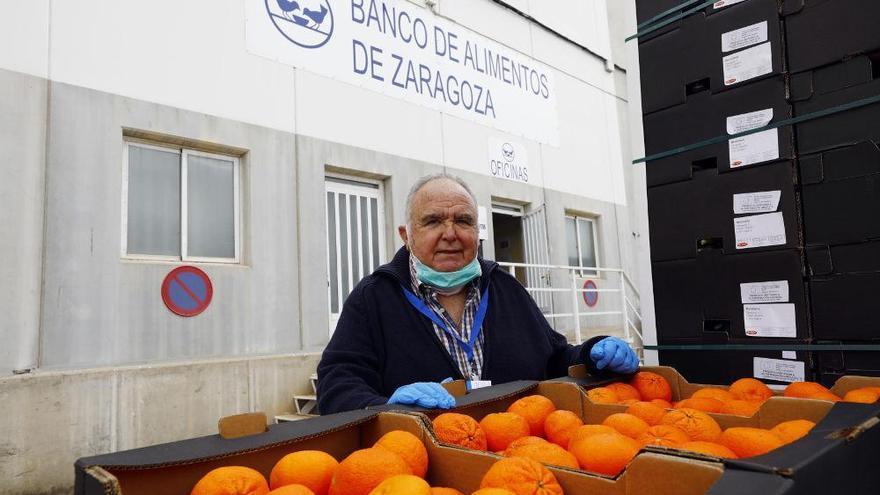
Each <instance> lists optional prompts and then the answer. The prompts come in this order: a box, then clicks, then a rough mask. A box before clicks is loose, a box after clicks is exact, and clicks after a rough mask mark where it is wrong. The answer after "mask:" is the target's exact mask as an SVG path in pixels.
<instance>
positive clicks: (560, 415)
mask: <svg viewBox="0 0 880 495" xmlns="http://www.w3.org/2000/svg"><path fill="white" fill-rule="evenodd" d="M807 385H808V386H809V389H810V391H811V394H812V395H811V396H810V398H821V399H826V400H832V399H830V398H828V397H827V394H830V392H829V391H827V389H824V387H822V386H821V385H819V384H815V383H811V384H806V385H804V384H793V385H792V386H790V387H789V388H788V389H787V390H786V395H789V396H806V395H796V394H798V393H800V394H806V391H805V390H806V386H807ZM822 389H824V390H825V392H823V391H822ZM860 390H863V391H862V392H860V393H862V394H864V396H865V397H866V398H867V399H870V398H873V397H875V396H877V393H876V391H874V390H868V389H860ZM855 392H856V391H853V392H850V394H847V397H849V398H850V399H853V398H854V397H851V395H856V394H855ZM871 394H873V395H871ZM587 395H588V396H589V397H590V399H591V400H592V401H593V402H594V403H606V404H621V403H622V404H626V405H627V406H628V407H627V409H626V412H622V413H617V414H611V415H610V416H608V417H607V418H606V419H605V420H604V421H603V422H602V424H589V425H585V424H584V423H583V422H582V421H581V419H580V417H578V416H577V415H576V414H574V413H573V412H571V411H565V410H557V409H556V407H555V406H554V404H553V402H551V401H550V400H549V399H547V398H546V397H543V396H539V395H533V396H529V397H524V398H522V399H519V400H517V401H516V402H514V403H513V404H512V405H511V406H510V407H509V408H508V410H507V411H506V412H501V413H493V414H489V415H487V416H486V417H484V418H483V420H482V421H480V422H477V421H476V420H474V419H473V418H471V417H469V416H466V415H462V414H457V413H445V414H441V415H439V416H437V418H436V419H435V420H434V422H433V426H434V433H435V434H436V436H437V438H438V439H439V440H440V441H441V442H445V443H450V444H455V445H460V446H463V447H467V448H471V449H478V450H488V451H491V452H495V453H497V454H500V455H503V456H505V457H509V458H517V457H521V458H526V459H531V460H533V461H537V462H539V463H542V464H545V465H552V466H561V467H567V468H573V469H583V470H586V471H591V472H596V473H601V474H605V475H608V476H616V475H617V474H619V473H620V472H621V471H622V470H623V469H624V468H625V467H626V465H627V464H628V463H629V462H630V461H631V460H632V459H633V458H634V457H635V456H636V455H637V454H638V452H639V450H640V449H641V448H642V447H645V446H649V445H653V446H660V447H667V448H672V449H680V450H687V451H692V452H697V453H701V454H706V455H711V456H714V457H721V458H730V459H737V458H739V459H741V458H746V457H753V456H756V455H761V454H765V453H767V452H769V451H771V450H774V449H776V448H779V447H781V446H783V445H786V444H788V443H791V442H794V441H795V440H797V439H799V438H801V437H803V436H804V435H806V434H807V433H808V432H809V431H810V430H811V429H812V428H813V427H814V426H815V423H813V422H812V421H809V420H805V419H799V420H794V421H786V422H783V423H780V424H778V425H776V426H775V427H774V428H772V429H763V428H747V427H734V428H728V429H726V430H722V428H721V426H720V425H719V424H718V423H717V422H716V421H715V420H714V419H713V418H712V417H711V416H710V415H709V414H707V413H710V412H711V413H727V414H740V415H746V416H751V415H752V414H754V413H755V412H756V411H757V410H758V409H759V408H760V407H761V404H763V403H764V402H765V401H766V400H767V399H769V398H770V397H772V396H773V391H771V390H770V389H769V388H768V387H767V386H766V385H764V384H763V383H761V382H760V381H758V380H755V379H754V378H744V379H741V380H737V381H736V382H734V383H733V384H732V385H731V386H730V387H729V388H728V389H727V390H724V389H720V388H706V389H702V390H700V391H698V392H696V393H695V394H693V396H692V397H690V398H687V399H684V400H681V401H679V402H675V403H673V402H672V390H671V387H670V385H669V382H667V380H666V379H665V378H663V377H662V376H661V375H659V374H656V373H652V372H647V371H643V372H639V373H636V375H635V376H634V377H633V379H632V380H631V381H630V382H629V383H614V384H612V385H609V386H607V387H600V388H595V389H592V390H590V391H588V392H587ZM817 395H818V396H817ZM832 395H833V394H832ZM855 398H858V397H855ZM838 400H840V399H838Z"/></svg>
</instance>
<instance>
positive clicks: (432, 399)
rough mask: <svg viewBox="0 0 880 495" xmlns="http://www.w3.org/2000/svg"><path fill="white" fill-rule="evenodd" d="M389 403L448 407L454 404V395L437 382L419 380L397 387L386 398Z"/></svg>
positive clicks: (432, 407)
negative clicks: (389, 396) (388, 397)
mask: <svg viewBox="0 0 880 495" xmlns="http://www.w3.org/2000/svg"><path fill="white" fill-rule="evenodd" d="M388 403H389V404H405V405H408V406H418V407H424V408H425V409H449V408H451V407H453V406H455V397H453V396H452V395H451V394H450V393H449V392H447V391H446V389H445V388H443V387H442V386H441V385H440V384H439V383H435V382H419V383H411V384H409V385H404V386H402V387H399V388H398V389H397V390H395V391H394V393H393V394H391V398H390V399H388Z"/></svg>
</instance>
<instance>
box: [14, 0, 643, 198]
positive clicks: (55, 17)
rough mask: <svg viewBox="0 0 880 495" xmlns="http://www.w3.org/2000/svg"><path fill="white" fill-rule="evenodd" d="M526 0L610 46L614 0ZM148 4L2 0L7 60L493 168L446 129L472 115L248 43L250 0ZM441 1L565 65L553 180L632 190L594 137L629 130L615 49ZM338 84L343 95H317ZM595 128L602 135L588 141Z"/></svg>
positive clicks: (538, 14) (460, 16)
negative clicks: (302, 66) (448, 153)
mask: <svg viewBox="0 0 880 495" xmlns="http://www.w3.org/2000/svg"><path fill="white" fill-rule="evenodd" d="M249 1H259V0H249ZM522 3H525V5H522ZM551 3H552V4H553V5H552V6H551V5H550V4H551ZM520 4H521V5H519V7H520V8H522V7H525V8H524V9H523V10H524V11H525V12H527V13H528V14H530V15H533V16H534V17H535V18H536V19H538V20H540V21H541V22H546V23H547V24H548V25H551V26H553V27H554V29H557V30H559V31H560V32H563V33H564V34H565V35H566V36H568V37H570V38H572V39H573V40H575V41H577V42H578V43H582V44H583V45H584V46H585V47H587V48H588V49H589V50H591V51H593V52H595V53H599V54H602V56H603V57H610V53H611V52H610V41H609V34H608V32H607V31H608V22H607V12H606V9H605V3H604V1H602V0H587V1H585V0H566V1H558V2H537V1H534V0H532V1H529V2H520ZM148 5H149V8H145V7H144V6H145V4H143V3H142V2H134V1H132V0H126V1H111V0H81V1H77V2H69V1H63V0H62V1H59V0H47V1H44V2H14V1H12V0H4V2H3V4H2V9H3V15H2V16H0V27H3V28H6V29H0V33H3V34H0V36H3V37H6V38H7V40H8V41H9V42H10V43H11V45H7V46H14V47H15V49H13V50H4V51H3V53H0V68H5V69H9V70H13V71H18V72H24V73H28V74H33V75H37V76H42V77H45V76H47V75H48V76H49V77H50V78H51V79H52V80H55V81H59V82H64V83H68V84H71V85H75V86H82V87H86V88H90V89H97V90H99V91H103V92H107V93H111V94H117V95H121V96H128V97H133V98H137V99H142V100H145V101H149V102H155V103H160V104H163V105H168V106H172V107H177V108H181V109H185V110H192V111H197V112H203V113H207V114H210V115H215V116H219V117H224V118H228V119H231V120H237V121H241V122H245V123H251V124H256V125H260V126H265V127H270V128H273V129H278V130H282V131H287V132H297V133H301V134H304V135H308V136H312V137H317V138H320V139H325V140H328V141H335V142H342V143H347V144H354V145H358V146H363V147H365V148H368V149H371V150H374V151H379V152H383V153H389V154H394V155H398V156H403V157H408V158H414V159H417V160H424V161H429V162H433V163H439V164H442V165H447V163H446V162H445V157H444V155H443V151H442V150H443V149H444V148H448V147H451V146H456V147H457V148H458V151H459V152H460V153H461V154H467V155H469V156H471V157H473V158H471V159H470V160H467V161H464V160H460V159H458V160H457V161H456V162H455V163H449V164H448V165H449V166H452V167H455V168H463V169H465V170H468V171H473V172H477V173H481V174H483V175H488V174H489V172H488V166H487V165H486V163H485V161H486V160H485V159H484V158H483V157H484V156H485V154H486V152H485V149H486V146H487V145H486V143H485V142H481V141H482V140H476V139H473V140H470V142H469V143H467V144H460V143H457V142H453V141H450V139H449V138H447V137H445V132H446V131H448V132H449V135H450V136H460V135H462V134H463V133H466V132H469V131H470V130H471V129H473V126H472V125H470V124H468V123H467V122H464V121H462V120H460V119H455V118H449V119H446V120H443V119H441V116H440V113H439V112H437V111H436V110H428V109H425V108H421V107H418V106H416V105H413V104H409V103H405V102H402V101H399V100H394V99H390V98H388V97H386V96H383V95H380V94H378V93H375V92H372V91H369V90H365V89H361V88H357V87H354V86H351V85H348V84H345V83H341V82H337V81H333V80H331V79H329V78H326V77H323V76H318V75H315V74H311V73H307V72H305V71H302V70H295V69H293V68H292V67H290V66H288V65H285V64H281V63H277V62H273V61H270V60H267V59H264V58H262V57H258V56H255V55H252V54H250V53H248V52H247V50H246V48H245V40H244V33H245V19H244V10H245V9H244V6H243V3H242V2H241V1H240V0H221V1H220V2H218V1H216V0H190V1H187V2H178V1H173V0H156V1H153V2H150V3H149V4H148ZM7 12H9V13H10V14H11V15H6V13H7ZM440 13H441V14H442V15H443V16H445V17H448V18H450V19H452V20H453V21H455V22H458V23H460V24H462V25H464V26H466V27H468V28H471V29H474V30H477V31H478V32H480V33H482V34H483V35H485V36H487V37H490V38H493V39H494V40H496V41H498V42H500V43H502V44H504V45H507V46H508V47H511V48H513V49H515V50H519V51H521V52H523V53H525V54H526V55H529V56H531V57H534V58H536V59H537V60H539V61H541V62H543V63H545V64H547V65H549V66H551V67H553V68H554V69H555V70H554V77H555V79H556V80H557V81H558V82H557V85H558V86H559V91H558V93H559V94H558V100H557V106H558V115H559V128H560V129H563V130H565V131H564V136H563V137H562V140H561V141H560V143H559V146H558V147H554V146H543V149H542V150H541V153H543V158H536V163H541V166H542V167H543V168H544V172H545V173H544V176H545V178H546V182H545V183H544V184H543V185H544V186H546V187H548V188H551V189H558V190H560V191H565V192H574V193H578V194H584V195H587V196H589V197H594V198H595V199H601V200H608V201H613V202H616V203H619V204H625V203H626V196H625V194H623V192H622V187H621V184H622V181H621V179H620V174H619V168H620V166H621V164H620V160H619V153H618V152H617V150H613V151H611V152H610V153H606V152H600V151H599V149H598V148H597V147H596V146H595V144H597V143H601V145H602V146H601V148H608V147H610V148H619V146H620V143H619V140H618V139H614V138H611V139H610V140H609V129H614V128H615V127H616V126H617V121H618V118H617V116H616V112H617V111H616V109H615V105H614V102H615V100H616V99H617V98H620V97H621V95H619V94H616V93H619V91H616V90H615V86H614V74H613V73H610V72H607V71H605V61H604V60H603V59H602V58H599V57H596V56H594V55H591V54H590V53H588V52H587V51H585V50H583V49H582V48H578V47H575V46H573V45H571V44H570V43H568V42H565V41H563V40H561V39H559V38H558V37H556V36H554V35H553V34H551V33H548V32H547V31H546V30H545V29H543V28H540V27H536V26H535V25H533V24H532V23H530V22H528V21H527V20H525V19H524V18H522V17H520V16H518V15H516V14H515V13H513V12H511V11H510V10H508V9H506V8H504V7H502V6H499V5H498V4H496V3H494V2H492V1H490V0H441V2H440ZM425 15H431V14H429V13H427V12H426V13H425ZM13 19H18V20H15V21H13ZM0 39H2V38H0ZM327 94H332V95H333V99H334V100H335V102H334V103H333V104H332V105H331V106H329V107H325V106H323V105H318V103H317V101H318V100H319V99H322V100H323V98H320V96H321V95H327ZM444 118H445V117H444ZM441 122H442V123H441ZM572 130H576V131H572ZM483 134H485V135H487V136H488V135H490V134H493V133H487V132H484V133H483ZM494 134H496V135H500V136H504V133H498V132H497V131H496V132H495V133H494ZM520 141H521V142H523V144H525V145H527V146H534V145H533V144H531V143H530V142H529V140H527V139H524V138H521V139H520ZM585 142H586V143H588V144H590V147H591V148H592V149H591V150H590V151H588V152H585V149H584V148H585V146H584V143H585ZM609 145H610V146H609ZM615 169H617V170H615ZM569 173H575V174H579V175H581V176H584V175H585V174H587V175H588V176H589V183H590V184H589V186H587V187H586V188H584V189H581V186H580V184H581V183H582V182H583V181H581V180H577V181H569V180H565V179H559V177H567V176H568V174H569ZM573 183H574V184H578V186H577V187H574V186H573V185H572V184H573Z"/></svg>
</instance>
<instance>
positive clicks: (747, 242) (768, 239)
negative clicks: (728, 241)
mask: <svg viewBox="0 0 880 495" xmlns="http://www.w3.org/2000/svg"><path fill="white" fill-rule="evenodd" d="M733 233H734V235H735V236H736V249H750V248H759V247H764V246H779V245H782V244H785V243H786V239H785V221H784V220H783V218H782V213H778V212H777V213H765V214H764V215H752V216H748V217H740V218H734V219H733Z"/></svg>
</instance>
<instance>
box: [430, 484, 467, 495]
mask: <svg viewBox="0 0 880 495" xmlns="http://www.w3.org/2000/svg"><path fill="white" fill-rule="evenodd" d="M431 495H464V493H461V492H460V491H458V490H456V489H455V488H445V487H440V486H435V487H433V488H431Z"/></svg>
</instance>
